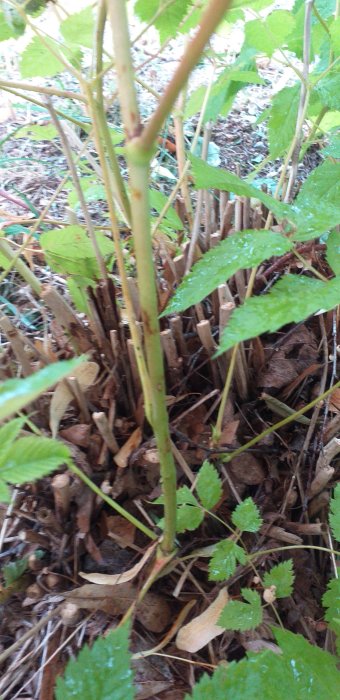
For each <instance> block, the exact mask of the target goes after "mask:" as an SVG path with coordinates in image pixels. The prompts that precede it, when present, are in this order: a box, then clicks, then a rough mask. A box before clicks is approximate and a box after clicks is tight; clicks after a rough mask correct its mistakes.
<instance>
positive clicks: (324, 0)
mask: <svg viewBox="0 0 340 700" xmlns="http://www.w3.org/2000/svg"><path fill="white" fill-rule="evenodd" d="M315 7H316V8H317V10H318V12H319V14H320V15H321V17H322V19H329V18H330V17H331V16H332V15H333V14H334V12H335V7H336V0H315Z"/></svg>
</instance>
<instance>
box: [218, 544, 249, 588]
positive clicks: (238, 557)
mask: <svg viewBox="0 0 340 700" xmlns="http://www.w3.org/2000/svg"><path fill="white" fill-rule="evenodd" d="M237 562H239V563H240V564H245V562H246V553H245V551H244V549H242V547H239V545H238V544H236V542H234V541H233V540H230V539H229V540H221V542H218V544H217V545H216V547H215V549H214V553H213V555H212V557H211V559H210V562H209V579H210V581H224V580H226V579H228V578H230V576H232V575H233V573H234V572H235V570H236V566H237Z"/></svg>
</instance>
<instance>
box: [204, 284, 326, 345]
mask: <svg viewBox="0 0 340 700" xmlns="http://www.w3.org/2000/svg"><path fill="white" fill-rule="evenodd" d="M339 303H340V277H335V278H334V279H332V280H330V281H329V282H321V281H320V280H317V279H315V278H310V277H303V276H301V277H298V276H297V275H286V276H285V277H283V278H282V279H281V280H280V281H279V282H277V284H275V285H274V286H273V287H272V288H271V290H270V292H269V293H268V294H265V295H263V296H258V297H252V298H251V299H249V300H248V301H246V302H245V303H244V304H243V305H242V306H240V307H238V308H237V309H235V310H234V311H233V313H232V315H231V317H230V320H229V322H228V326H227V328H226V329H225V331H224V333H223V335H222V339H221V342H220V347H219V349H218V351H217V353H216V355H220V354H221V353H223V352H225V351H226V350H229V348H231V347H233V345H235V344H236V343H239V342H240V341H242V340H248V339H249V338H254V337H256V336H259V335H261V334H262V333H265V332H267V331H271V332H273V331H276V330H278V329H279V328H281V327H282V326H284V325H286V324H287V323H298V322H299V321H302V320H303V319H305V318H308V316H310V315H311V314H314V313H316V311H320V310H321V309H325V311H328V310H329V309H333V308H334V307H335V306H337V305H338V304H339Z"/></svg>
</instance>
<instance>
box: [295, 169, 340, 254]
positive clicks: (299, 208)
mask: <svg viewBox="0 0 340 700" xmlns="http://www.w3.org/2000/svg"><path fill="white" fill-rule="evenodd" d="M293 210H294V214H295V219H296V222H297V232H296V233H295V234H294V240H296V241H307V240H310V239H311V238H315V237H316V236H321V234H322V233H325V231H328V230H329V229H331V228H333V227H334V226H337V225H338V224H339V222H340V163H332V162H331V161H326V162H325V163H322V165H319V166H318V167H317V168H315V170H313V172H312V173H311V174H310V175H309V177H308V178H307V180H306V181H305V182H304V183H303V185H302V187H301V190H300V192H299V194H298V196H297V198H296V199H295V201H294V203H293Z"/></svg>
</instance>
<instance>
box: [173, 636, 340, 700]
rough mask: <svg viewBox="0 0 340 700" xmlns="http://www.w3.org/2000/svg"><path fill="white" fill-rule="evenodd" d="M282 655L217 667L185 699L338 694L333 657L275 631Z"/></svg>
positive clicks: (294, 699)
mask: <svg viewBox="0 0 340 700" xmlns="http://www.w3.org/2000/svg"><path fill="white" fill-rule="evenodd" d="M274 632H275V635H276V637H277V640H278V642H279V644H280V646H281V647H282V649H283V653H282V654H274V653H273V652H272V651H265V652H262V653H260V654H251V655H250V654H249V658H248V659H242V661H239V662H238V663H236V662H235V661H233V662H232V663H229V664H228V666H227V667H226V666H218V668H217V670H216V671H215V672H214V674H213V675H212V676H210V677H209V676H207V675H204V676H202V678H201V679H200V680H199V682H198V683H197V684H196V685H195V687H194V689H193V692H192V695H190V696H189V695H186V696H185V700H190V698H192V700H207V699H208V698H214V700H259V698H261V700H287V698H290V699H291V700H306V699H307V698H308V700H330V698H336V697H337V695H338V694H339V682H340V681H339V678H340V674H339V672H338V670H337V668H336V663H337V660H336V657H334V656H332V655H331V654H328V653H327V652H325V651H322V650H321V649H319V648H318V647H314V646H312V645H311V644H309V643H308V642H307V641H306V640H305V639H304V638H303V637H301V636H300V635H295V634H292V632H287V631H286V630H285V631H284V630H277V631H276V630H275V631H274Z"/></svg>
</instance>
